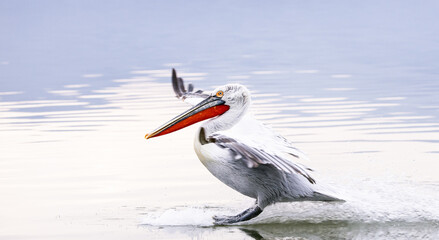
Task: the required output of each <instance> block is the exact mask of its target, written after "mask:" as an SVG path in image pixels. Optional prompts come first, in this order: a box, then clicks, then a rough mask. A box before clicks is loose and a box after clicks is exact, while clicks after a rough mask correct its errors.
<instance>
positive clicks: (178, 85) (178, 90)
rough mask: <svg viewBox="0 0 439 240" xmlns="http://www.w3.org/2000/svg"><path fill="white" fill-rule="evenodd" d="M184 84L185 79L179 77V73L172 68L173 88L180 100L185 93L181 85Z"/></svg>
mask: <svg viewBox="0 0 439 240" xmlns="http://www.w3.org/2000/svg"><path fill="white" fill-rule="evenodd" d="M180 81H181V82H183V79H181V78H178V77H177V71H175V68H172V88H173V89H174V93H175V95H176V96H177V97H178V98H180V97H181V96H183V93H184V91H182V89H181V83H179V82H180Z"/></svg>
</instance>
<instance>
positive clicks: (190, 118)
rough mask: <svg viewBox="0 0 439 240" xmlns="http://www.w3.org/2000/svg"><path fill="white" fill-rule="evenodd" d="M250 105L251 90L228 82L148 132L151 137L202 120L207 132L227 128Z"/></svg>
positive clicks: (236, 120)
mask: <svg viewBox="0 0 439 240" xmlns="http://www.w3.org/2000/svg"><path fill="white" fill-rule="evenodd" d="M249 106H250V92H249V91H248V89H247V88H246V87H244V86H243V85H240V84H227V85H224V86H221V87H218V88H216V89H215V90H214V91H213V92H212V93H211V94H210V95H209V96H208V97H207V98H206V99H204V100H203V101H201V102H200V103H198V104H197V105H195V106H194V107H192V108H190V109H189V110H187V111H185V112H183V113H181V114H180V115H178V116H176V117H175V118H173V119H171V120H170V121H168V122H167V123H165V124H163V125H162V126H160V127H159V128H157V129H156V130H154V131H153V132H151V133H149V134H146V135H145V138H146V139H149V138H152V137H157V136H161V135H165V134H168V133H171V132H175V131H177V130H180V129H182V128H185V127H187V126H190V125H192V124H195V123H197V122H200V121H204V120H207V119H210V120H209V121H207V122H206V123H204V125H203V127H204V128H205V129H206V132H209V133H212V132H216V131H220V130H226V129H229V128H231V127H232V126H233V125H235V124H236V123H237V122H238V121H239V120H240V119H241V118H242V116H244V114H245V113H246V112H247V109H248V107H249Z"/></svg>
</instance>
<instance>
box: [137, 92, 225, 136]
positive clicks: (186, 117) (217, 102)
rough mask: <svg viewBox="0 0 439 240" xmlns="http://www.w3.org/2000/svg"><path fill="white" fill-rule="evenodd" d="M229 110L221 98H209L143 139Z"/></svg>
mask: <svg viewBox="0 0 439 240" xmlns="http://www.w3.org/2000/svg"><path fill="white" fill-rule="evenodd" d="M229 108H230V107H229V106H228V105H225V102H224V101H223V100H221V98H219V97H216V96H210V97H208V98H206V99H205V100H203V101H202V102H200V103H199V104H197V105H196V106H194V107H192V108H191V109H189V110H187V111H185V112H183V113H182V114H180V115H178V116H177V117H175V118H173V119H172V120H170V121H169V122H167V123H165V124H163V125H162V126H161V127H159V128H157V129H156V130H154V131H153V132H151V133H148V134H146V135H145V138H146V139H149V138H153V137H158V136H162V135H165V134H168V133H171V132H175V131H177V130H180V129H182V128H185V127H187V126H190V125H192V124H194V123H197V122H201V121H203V120H206V119H209V118H213V117H216V116H219V115H221V114H223V113H225V112H226V111H227V110H229Z"/></svg>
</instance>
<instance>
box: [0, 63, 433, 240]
mask: <svg viewBox="0 0 439 240" xmlns="http://www.w3.org/2000/svg"><path fill="white" fill-rule="evenodd" d="M240 74H241V75H246V74H251V73H240ZM264 74H267V75H269V74H274V73H264ZM132 75H133V77H131V78H124V79H116V80H114V81H113V82H114V83H116V84H115V85H114V86H111V87H106V88H103V89H91V91H89V92H88V93H87V94H83V93H81V92H80V91H76V92H75V94H67V95H66V94H64V93H66V92H64V89H61V90H58V91H57V92H56V94H55V95H58V96H60V97H69V98H70V99H64V100H63V99H62V98H60V99H54V100H26V101H2V102H1V115H2V118H1V123H0V131H1V132H2V136H3V137H2V144H1V145H2V157H3V158H2V159H3V161H2V163H1V164H2V168H1V169H2V170H1V176H2V177H1V178H0V181H1V182H2V192H3V193H5V196H7V197H5V198H3V199H2V200H1V201H2V202H1V203H2V205H3V206H6V205H8V204H11V203H12V202H14V206H15V207H19V208H23V209H27V211H28V212H29V214H30V215H31V216H33V217H34V218H33V219H38V218H36V216H40V215H42V216H46V217H49V218H50V217H54V218H55V219H56V220H55V223H56V224H65V223H66V222H73V223H74V224H75V225H76V227H81V226H82V227H84V226H87V227H88V228H91V229H93V230H90V231H92V232H93V231H101V230H102V229H101V228H102V226H108V225H111V226H114V225H118V224H126V225H129V226H136V225H137V224H139V223H140V224H142V225H141V226H142V228H134V227H133V228H130V229H129V230H127V231H128V232H130V233H132V234H134V235H136V234H140V235H141V234H142V229H145V230H146V231H148V232H152V233H154V234H156V235H157V236H161V237H163V238H168V237H169V236H172V237H177V238H178V237H179V236H180V237H182V236H190V237H194V236H197V237H198V236H201V237H202V238H204V237H205V236H217V235H218V236H219V235H221V236H222V235H223V234H231V235H230V238H231V239H242V238H245V237H248V238H249V239H252V238H253V239H263V238H264V239H265V238H266V239H271V238H276V237H279V238H283V237H289V236H290V237H291V236H294V237H301V238H309V237H311V238H312V237H317V236H325V239H327V238H329V239H331V238H333V239H337V238H354V237H359V238H377V237H378V238H382V237H384V236H395V237H396V236H400V235H404V236H407V235H408V236H418V234H421V235H430V234H439V233H438V232H437V230H436V228H437V226H438V224H439V219H438V216H439V212H437V209H439V206H437V204H436V202H437V201H436V200H437V199H439V196H438V195H437V192H438V191H437V190H438V189H437V185H428V184H427V185H426V184H425V182H437V181H438V178H437V174H436V171H435V168H432V167H431V166H435V164H436V162H435V160H434V156H436V155H437V154H436V155H435V153H436V152H437V151H435V145H436V144H437V141H439V137H438V135H437V131H438V130H439V126H438V124H437V116H436V115H435V114H434V113H432V114H428V115H424V114H421V113H419V112H413V111H411V112H406V111H405V110H404V109H403V108H404V104H407V102H408V101H409V99H410V98H408V97H405V96H402V97H389V98H375V97H371V98H370V99H369V100H364V99H357V96H356V95H355V94H354V93H353V90H349V91H337V93H338V94H337V97H334V96H333V94H332V92H333V91H334V90H333V89H331V90H323V93H320V94H319V95H313V94H312V93H301V94H303V95H294V94H289V95H284V94H283V93H281V92H265V91H264V90H263V87H262V88H260V87H258V86H256V85H253V86H252V87H251V90H252V93H253V106H252V107H253V111H254V113H255V115H256V117H257V118H259V119H261V120H263V121H264V122H265V123H268V124H270V125H271V126H272V127H273V128H274V129H275V130H276V131H279V132H281V133H282V134H283V135H285V136H287V137H288V138H289V139H291V140H293V141H295V142H296V143H297V146H298V147H299V148H301V149H303V150H304V151H305V152H307V153H308V154H309V156H310V158H311V159H312V161H310V162H309V163H307V165H310V166H312V167H313V168H314V169H317V173H319V175H321V176H320V178H321V180H322V181H325V182H328V183H331V184H332V185H333V186H334V187H336V188H338V190H340V192H341V194H343V197H344V198H345V199H346V200H347V202H346V203H343V204H327V203H288V204H277V205H275V206H272V207H269V208H268V209H267V211H264V213H263V214H261V216H260V217H258V218H257V219H256V220H252V221H250V222H249V224H250V225H246V226H242V227H237V228H235V227H232V228H227V227H220V228H197V227H196V226H212V219H211V216H213V215H215V214H224V213H229V214H233V213H235V212H238V211H240V210H241V208H244V207H245V206H244V204H247V203H249V202H251V200H249V199H248V198H246V197H243V196H240V195H239V194H237V193H235V192H233V191H232V190H230V189H228V188H227V187H225V186H223V185H222V184H221V183H219V182H218V181H217V180H215V179H214V178H213V177H212V176H210V175H209V174H208V173H207V171H206V170H205V169H203V167H202V166H200V165H201V164H199V163H198V160H197V159H196V157H195V155H194V153H193V151H192V137H193V136H192V135H193V131H194V127H189V128H188V129H185V130H182V131H180V132H178V133H175V134H173V135H170V137H166V138H163V139H159V140H154V141H148V142H145V140H144V139H143V135H144V134H145V132H146V131H147V130H148V129H151V128H153V127H154V126H157V125H159V124H161V123H162V122H164V121H166V120H168V119H170V118H172V117H173V116H174V115H176V114H178V113H180V112H182V111H183V110H185V109H186V108H187V106H186V105H185V104H184V103H180V102H178V100H177V99H174V98H173V92H172V88H171V86H170V83H169V82H168V80H164V79H165V71H164V70H138V71H136V72H133V73H132ZM183 75H186V76H205V77H206V80H205V81H208V82H209V81H210V82H211V83H212V87H211V88H210V89H212V88H213V85H216V84H217V83H216V82H215V83H213V81H212V79H208V78H207V76H208V75H207V73H190V72H185V73H184V74H183ZM162 77H163V79H162ZM169 77H170V72H169V70H167V73H166V79H167V78H169ZM227 81H229V80H227ZM230 81H233V79H232V80H230ZM242 81H243V83H244V84H247V85H249V84H248V83H247V82H246V81H251V80H250V79H249V80H242ZM222 83H225V81H224V82H222ZM83 87H88V86H74V87H72V86H71V85H68V86H65V89H72V88H74V89H81V88H83ZM339 88H340V89H341V88H343V86H339ZM66 91H69V90H66ZM325 92H328V94H325ZM49 93H53V91H52V92H49ZM59 93H63V94H59ZM67 93H69V92H67ZM389 95H391V94H389ZM71 107H74V108H73V109H69V108H71ZM168 144H173V146H174V148H175V152H173V153H169V151H167V149H168ZM18 146H21V147H24V148H25V149H26V151H19V150H18ZM371 179H373V180H371ZM31 182H32V184H29V183H31ZM213 188H215V189H218V190H217V191H215V192H212V191H211V189H213ZM17 194H18V195H21V194H22V195H24V196H25V197H23V198H20V199H21V200H19V201H16V200H17V199H16V197H15V196H16V195H17ZM225 196H226V197H225ZM73 200H74V201H73ZM30 201H32V204H33V205H29V203H30ZM242 202H243V203H242ZM180 204H184V205H183V206H181V207H176V206H178V205H180ZM35 205H36V206H37V208H36V209H34V208H33V207H32V209H29V207H30V206H35ZM54 206H56V207H54ZM79 208H80V209H82V210H81V211H79V212H78V211H77V209H79ZM114 209H118V210H117V211H116V212H114V211H115V210H114ZM42 211H43V212H42ZM4 216H7V217H8V219H9V218H11V219H14V217H18V216H16V212H15V211H8V210H6V211H5V213H4ZM56 216H58V217H56ZM31 219H32V218H31ZM86 219H87V220H86ZM16 221H18V219H17V220H16ZM20 221H21V220H20ZM30 221H32V220H30ZM3 222H4V221H3ZM8 222H9V223H10V224H11V222H10V221H8ZM49 222H53V220H51V221H49ZM93 222H100V223H101V224H98V226H93ZM4 223H5V224H7V222H4ZM12 223H14V221H12ZM40 224H42V223H40ZM254 224H256V225H254ZM44 225H45V224H42V226H44ZM37 226H38V224H37ZM185 226H186V227H185ZM188 226H192V227H188ZM39 227H41V226H39ZM42 229H44V228H42ZM61 229H63V228H61ZM40 231H43V230H40ZM64 231H65V229H63V230H59V232H60V233H61V232H64ZM383 232H385V234H384V233H383ZM214 238H216V237H214Z"/></svg>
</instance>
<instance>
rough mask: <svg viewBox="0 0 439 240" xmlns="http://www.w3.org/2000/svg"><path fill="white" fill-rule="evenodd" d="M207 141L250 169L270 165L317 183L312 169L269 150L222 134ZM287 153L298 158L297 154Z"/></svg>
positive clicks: (214, 135) (215, 135)
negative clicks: (224, 149)
mask: <svg viewBox="0 0 439 240" xmlns="http://www.w3.org/2000/svg"><path fill="white" fill-rule="evenodd" d="M207 141H208V142H212V143H215V144H217V145H218V146H220V147H222V148H226V149H229V150H230V151H231V152H232V153H233V154H234V157H235V160H242V161H244V163H245V164H246V165H247V167H249V168H256V167H258V166H259V165H261V164H270V165H273V166H274V167H276V168H277V169H279V170H281V171H283V172H285V173H289V174H300V175H302V176H303V177H305V178H306V179H308V181H309V182H310V183H312V184H314V183H315V180H314V179H313V178H312V177H311V176H310V175H309V174H308V172H307V170H311V169H308V168H306V167H305V166H303V165H301V164H296V163H294V162H292V161H291V160H290V159H287V158H285V157H283V156H281V155H282V154H276V153H274V152H272V151H269V150H268V148H263V147H256V146H251V145H250V144H246V143H244V142H242V141H238V140H237V139H235V138H233V137H229V136H226V135H222V134H213V135H212V136H210V137H208V139H207ZM294 149H295V148H294ZM295 150H297V149H295ZM297 151H298V150H297ZM286 153H288V154H290V155H292V156H294V157H298V156H297V155H296V154H291V153H289V152H286Z"/></svg>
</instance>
